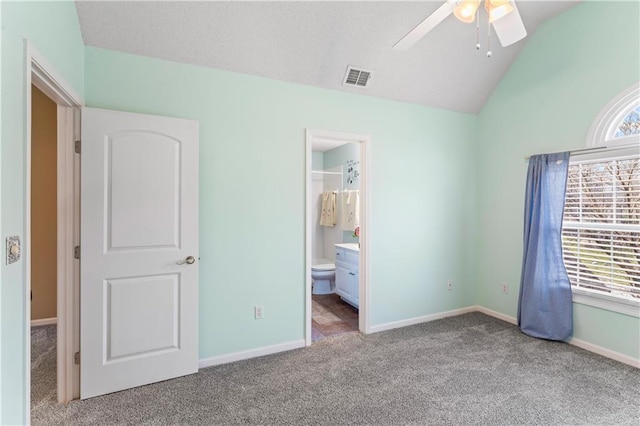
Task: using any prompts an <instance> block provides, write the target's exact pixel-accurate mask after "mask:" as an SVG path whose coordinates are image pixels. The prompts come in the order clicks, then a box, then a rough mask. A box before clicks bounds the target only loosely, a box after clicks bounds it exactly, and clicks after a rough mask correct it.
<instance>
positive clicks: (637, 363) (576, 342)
mask: <svg viewBox="0 0 640 426" xmlns="http://www.w3.org/2000/svg"><path fill="white" fill-rule="evenodd" d="M476 309H477V311H478V312H482V313H483V314H486V315H489V316H491V317H494V318H497V319H500V320H502V321H506V322H509V323H511V324H514V325H517V323H518V321H517V320H516V318H514V317H512V316H509V315H505V314H502V313H500V312H496V311H494V310H491V309H488V308H485V307H484V306H476ZM565 343H568V344H570V345H573V346H577V347H579V348H582V349H584V350H587V351H589V352H593V353H596V354H598V355H602V356H603V357H605V358H610V359H613V360H615V361H619V362H621V363H623V364H627V365H630V366H632V367H636V368H640V359H636V358H633V357H631V356H629V355H625V354H621V353H620V352H616V351H612V350H611V349H607V348H603V347H602V346H598V345H594V344H593V343H589V342H587V341H584V340H582V339H576V338H570V339H569V340H566V341H565Z"/></svg>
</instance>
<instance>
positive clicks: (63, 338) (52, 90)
mask: <svg viewBox="0 0 640 426" xmlns="http://www.w3.org/2000/svg"><path fill="white" fill-rule="evenodd" d="M24 55H25V88H24V89H25V92H24V93H25V126H26V129H25V168H24V170H25V171H24V173H25V176H24V178H25V206H24V207H25V210H24V215H25V217H24V244H23V246H24V248H23V255H24V277H25V285H24V291H25V293H24V297H23V300H24V312H25V319H24V321H25V327H24V332H25V338H24V345H25V348H24V353H25V372H24V374H25V384H26V386H25V407H24V410H25V419H26V423H27V424H29V423H31V368H30V367H29V366H30V365H31V344H30V342H31V327H29V326H27V325H28V324H30V323H31V303H30V299H31V298H30V297H29V294H30V293H31V247H30V246H31V85H32V84H33V85H34V86H36V87H37V88H38V89H40V90H41V91H42V92H43V93H45V94H46V95H47V96H49V97H50V98H51V99H52V100H53V101H54V102H55V103H56V104H58V105H60V106H65V107H72V108H77V107H81V106H82V105H83V103H84V102H83V100H82V98H81V97H80V96H79V95H78V94H77V93H76V92H75V90H74V89H73V88H72V86H71V85H69V84H68V83H67V82H66V81H65V80H64V79H63V78H62V77H61V76H60V74H58V72H57V71H56V70H55V68H53V67H52V66H51V65H50V64H49V63H48V62H47V61H46V60H45V59H44V56H42V55H41V54H40V53H39V52H38V51H37V50H36V49H35V48H34V47H33V45H32V44H31V43H30V42H29V40H27V39H24ZM57 122H58V128H59V130H58V139H59V138H60V137H61V135H65V134H68V132H66V133H65V130H67V129H60V127H61V126H63V127H64V126H65V125H68V123H69V122H68V121H65V120H62V118H61V116H60V115H58V121H57ZM62 142H63V144H66V143H67V142H68V141H66V140H63V141H62ZM71 143H73V141H71ZM58 145H60V140H58ZM58 149H60V146H59V147H58ZM58 173H60V171H59V172H58ZM65 182H66V183H67V184H68V181H65ZM60 191H63V192H62V193H61V192H60ZM72 193H73V186H71V187H68V186H64V187H62V186H60V182H58V209H60V206H61V205H60V202H61V199H63V198H64V197H66V199H65V200H64V203H65V206H66V208H67V209H69V208H70V209H71V210H73V197H71V196H69V194H72ZM61 217H62V218H65V217H66V212H63V213H62V215H59V219H58V226H60V225H61V222H62V224H63V226H64V223H66V222H63V221H61ZM67 231H68V230H67V229H66V228H64V227H63V229H60V228H59V229H58V248H57V252H58V271H59V272H58V276H57V294H58V304H59V305H58V312H57V325H58V326H57V339H58V340H57V345H58V346H57V354H58V355H57V357H58V361H57V371H58V376H57V382H58V400H59V401H61V402H63V401H69V400H71V399H72V398H73V396H72V395H69V394H68V393H67V394H61V393H60V391H61V389H63V390H64V389H68V388H69V383H68V382H69V381H71V382H72V384H71V385H72V386H73V376H72V375H71V373H70V372H69V371H68V370H67V369H66V368H65V365H64V363H62V362H61V360H67V363H68V362H71V363H72V362H73V353H69V352H68V350H67V347H68V346H69V344H71V345H73V341H74V337H75V336H73V335H69V334H68V332H67V330H68V329H69V324H68V322H71V321H72V320H71V319H72V318H73V314H74V309H78V307H77V305H75V304H72V305H71V306H69V305H68V304H67V303H66V301H67V297H66V296H67V295H68V294H69V288H70V287H72V286H73V284H74V283H73V281H60V277H61V274H62V273H66V272H65V271H67V270H68V269H72V270H73V264H72V263H69V262H70V261H69V259H72V258H71V257H70V256H69V255H68V254H69V252H70V250H71V247H72V246H71V247H63V241H61V240H64V239H65V238H66V236H67V234H68V232H67ZM61 250H63V252H62V253H61ZM61 261H64V262H65V263H64V264H61V263H60V262H61ZM71 262H72V260H71ZM71 291H73V290H71ZM60 304H62V305H63V308H62V309H60ZM72 326H73V324H72ZM69 342H71V343H69Z"/></svg>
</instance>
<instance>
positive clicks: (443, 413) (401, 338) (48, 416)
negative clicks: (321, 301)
mask: <svg viewBox="0 0 640 426" xmlns="http://www.w3.org/2000/svg"><path fill="white" fill-rule="evenodd" d="M34 330H36V331H34V332H36V333H37V332H38V331H37V329H34ZM34 332H32V333H34ZM47 334H48V335H51V333H50V332H47ZM54 335H55V329H54ZM34 346H36V345H34ZM40 346H42V347H45V346H46V345H40ZM34 352H35V347H34ZM33 356H34V359H36V360H37V359H40V357H42V358H43V359H44V358H47V357H51V356H53V366H54V367H53V372H52V371H50V369H51V367H50V366H51V362H49V361H47V362H44V361H41V362H39V363H37V362H34V363H33V368H34V374H33V375H32V379H33V380H34V383H33V386H34V391H33V393H32V395H33V397H34V399H33V401H32V424H34V425H57V424H60V425H89V424H91V425H93V424H118V425H134V424H135V425H139V424H147V425H169V424H170V425H204V424H207V425H228V424H263V425H342V424H371V425H414V424H415V425H418V424H420V425H423V424H424V425H426V424H428V425H473V424H478V425H525V424H536V425H560V424H562V425H600V424H602V425H605V424H607V425H636V426H637V425H638V424H640V405H639V404H638V400H639V399H638V396H639V394H640V370H638V369H636V368H633V367H630V366H627V365H624V364H621V363H618V362H616V361H612V360H609V359H607V358H603V357H601V356H598V355H595V354H592V353H589V352H586V351H584V350H582V349H579V348H576V347H574V346H571V345H568V344H565V343H557V342H549V341H544V340H538V339H533V338H531V337H528V336H526V335H524V334H522V333H520V332H519V330H518V329H517V327H515V326H513V325H511V324H508V323H505V322H503V321H500V320H497V319H495V318H492V317H488V316H486V315H483V314H480V313H471V314H467V315H461V316H458V317H453V318H446V319H443V320H438V321H433V322H429V323H425V324H418V325H415V326H411V327H405V328H401V329H396V330H390V331H386V332H381V333H376V334H372V335H368V336H363V335H361V334H359V333H353V334H345V335H342V336H337V337H333V338H327V339H323V340H321V341H319V342H317V343H315V344H314V345H313V346H311V347H308V348H304V349H299V350H294V351H290V352H285V353H280V354H275V355H270V356H265V357H261V358H254V359H250V360H246V361H240V362H235V363H231V364H225V365H220V366H216V367H210V368H205V369H203V370H201V371H200V372H199V373H198V374H194V375H192V376H187V377H182V378H178V379H174V380H169V381H165V382H162V383H156V384H153V385H148V386H142V387H139V388H135V389H130V390H126V391H122V392H117V393H114V394H110V395H106V396H102V397H97V398H92V399H89V400H86V401H74V402H71V403H69V404H56V403H55V389H52V391H43V390H42V389H44V387H46V386H49V385H50V384H51V379H50V377H48V378H47V377H45V376H47V375H51V374H53V375H54V376H55V350H54V351H45V352H44V353H42V354H36V353H34V355H33ZM45 366H46V368H45ZM39 368H42V371H39V372H38V371H35V370H38V369H39ZM45 370H46V372H45ZM40 380H43V381H44V382H43V383H45V382H46V385H42V386H43V388H42V389H41V388H40V386H41V385H40V384H39V383H38V381H40ZM54 383H55V378H54ZM54 388H55V387H54Z"/></svg>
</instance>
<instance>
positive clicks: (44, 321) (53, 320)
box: [31, 317, 58, 327]
mask: <svg viewBox="0 0 640 426" xmlns="http://www.w3.org/2000/svg"><path fill="white" fill-rule="evenodd" d="M57 323H58V318H55V317H54V318H42V319H36V320H31V327H40V326H43V325H51V324H57Z"/></svg>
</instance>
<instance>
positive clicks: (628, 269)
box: [562, 83, 640, 316]
mask: <svg viewBox="0 0 640 426" xmlns="http://www.w3.org/2000/svg"><path fill="white" fill-rule="evenodd" d="M587 148H593V149H589V150H588V151H587V152H585V153H584V155H575V156H572V157H571V160H570V162H569V175H568V180H567V190H566V195H565V209H564V217H563V229H562V249H563V258H564V264H565V267H566V269H567V273H568V274H569V280H570V281H571V284H572V288H573V296H574V297H573V300H574V301H575V302H578V303H585V304H588V305H592V306H598V307H601V308H605V309H610V310H614V311H617V312H622V313H625V314H628V315H634V316H640V248H639V247H640V85H639V84H637V83H636V84H635V85H634V86H633V87H631V88H629V89H627V90H626V91H624V92H623V93H621V94H620V95H618V96H617V97H616V98H615V99H613V100H612V101H611V102H609V104H607V106H605V108H604V109H603V110H602V111H601V112H600V114H599V115H598V117H597V118H596V120H595V121H594V124H593V125H592V126H591V129H590V131H589V135H588V138H587Z"/></svg>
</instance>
